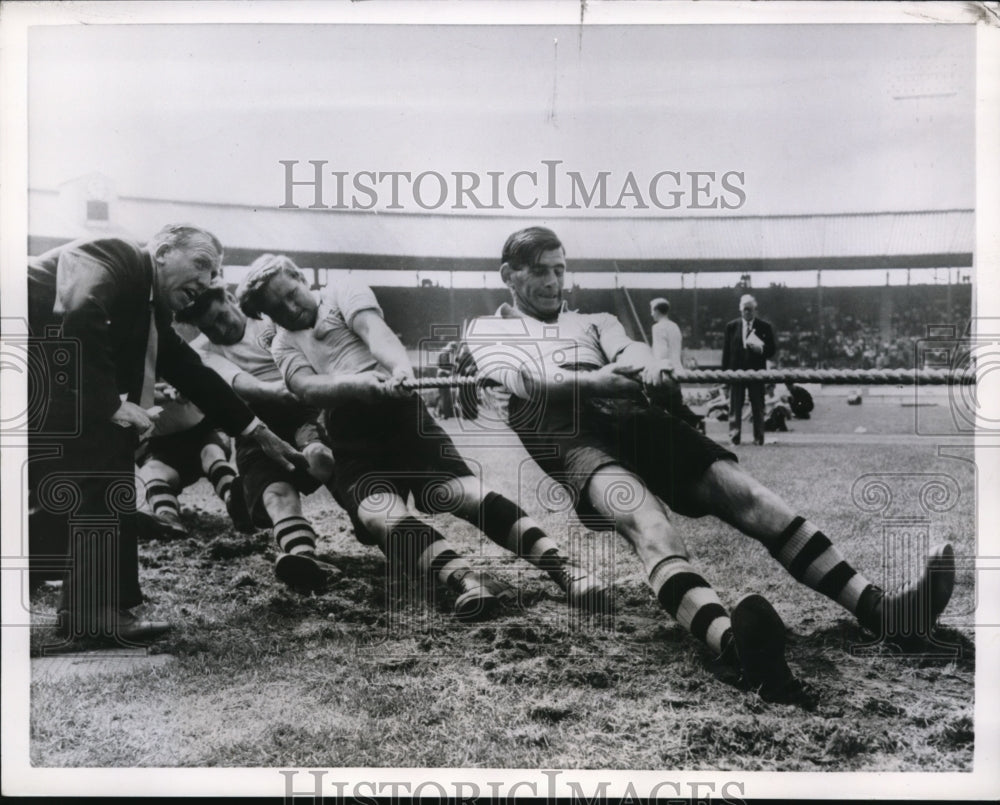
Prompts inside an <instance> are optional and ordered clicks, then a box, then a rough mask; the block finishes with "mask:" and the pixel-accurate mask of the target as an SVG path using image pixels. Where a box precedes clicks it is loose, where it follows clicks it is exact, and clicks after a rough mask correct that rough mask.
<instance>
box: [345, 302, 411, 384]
mask: <svg viewBox="0 0 1000 805" xmlns="http://www.w3.org/2000/svg"><path fill="white" fill-rule="evenodd" d="M350 327H351V329H352V330H354V332H356V333H357V334H358V335H359V336H361V339H362V340H363V341H364V342H365V344H367V345H368V349H369V350H370V351H371V353H372V356H373V357H374V358H375V360H377V361H378V362H379V363H380V364H382V366H384V367H385V368H386V369H388V370H389V373H390V374H391V375H392V376H393V377H397V378H398V377H413V365H412V364H411V363H410V356H409V355H407V354H406V348H405V347H404V346H403V344H402V343H401V342H400V340H399V339H398V338H397V337H396V334H395V333H394V332H393V331H392V330H391V329H390V328H389V325H388V324H386V323H385V319H383V318H382V317H381V316H380V315H379V314H378V313H377V312H376V311H375V310H373V309H371V308H369V309H367V310H360V311H358V312H357V313H356V314H355V315H354V318H352V319H351V322H350Z"/></svg>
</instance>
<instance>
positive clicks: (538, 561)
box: [474, 492, 566, 585]
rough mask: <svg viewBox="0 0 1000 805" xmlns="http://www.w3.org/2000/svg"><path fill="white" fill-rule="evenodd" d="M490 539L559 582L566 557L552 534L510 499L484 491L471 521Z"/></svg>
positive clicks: (562, 576)
mask: <svg viewBox="0 0 1000 805" xmlns="http://www.w3.org/2000/svg"><path fill="white" fill-rule="evenodd" d="M474 524H475V525H476V526H477V527H478V528H479V530H480V531H482V532H483V533H484V534H486V536H487V537H489V538H490V539H491V540H493V541H494V542H495V543H496V544H497V545H499V546H501V547H502V548H506V549H507V550H508V551H510V552H511V553H515V554H517V555H518V556H520V557H521V558H522V559H526V560H527V561H529V562H531V564H533V565H534V566H535V567H537V568H540V569H542V570H544V571H545V572H546V573H548V574H549V575H550V576H551V577H552V579H553V580H554V581H555V582H556V583H558V584H560V585H562V584H564V582H565V574H564V573H563V572H562V571H563V566H564V565H565V563H566V558H565V557H564V556H563V554H562V552H561V551H560V550H559V546H558V545H556V543H555V541H554V540H553V539H552V537H550V536H548V535H547V534H546V533H545V532H544V531H543V530H542V527H541V526H540V525H539V524H538V523H537V522H536V521H535V520H533V519H532V518H531V517H529V516H528V514H527V512H525V511H524V510H523V509H522V508H521V507H520V506H518V505H517V504H516V503H514V502H513V501H512V500H510V499H508V498H505V497H504V496H503V495H499V494H497V493H496V492H487V493H486V496H485V497H484V498H483V502H482V503H481V504H480V506H479V517H478V520H477V521H476V522H475V523H474Z"/></svg>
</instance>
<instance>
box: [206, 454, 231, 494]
mask: <svg viewBox="0 0 1000 805" xmlns="http://www.w3.org/2000/svg"><path fill="white" fill-rule="evenodd" d="M206 475H207V477H208V480H209V481H210V482H211V484H212V486H214V487H215V494H216V495H218V496H219V499H220V500H221V501H223V502H225V501H226V498H228V497H229V489H230V488H231V487H232V485H233V479H234V478H235V477H236V470H235V469H233V465H232V464H230V463H229V462H228V461H226V460H225V459H224V458H220V459H217V460H216V461H213V462H212V466H211V467H209V468H208V472H207V473H206Z"/></svg>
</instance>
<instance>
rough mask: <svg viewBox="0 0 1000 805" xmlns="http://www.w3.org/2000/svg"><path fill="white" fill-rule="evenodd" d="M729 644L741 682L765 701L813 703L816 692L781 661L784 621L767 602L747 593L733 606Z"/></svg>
mask: <svg viewBox="0 0 1000 805" xmlns="http://www.w3.org/2000/svg"><path fill="white" fill-rule="evenodd" d="M732 623H733V638H734V639H733V643H734V644H735V649H736V656H737V659H738V660H739V664H740V669H741V670H742V683H743V685H744V686H745V687H746V688H748V689H749V690H752V691H754V692H756V693H757V694H758V695H759V696H760V697H761V698H762V699H763V700H764V701H765V702H775V703H779V704H797V705H799V706H801V707H803V708H805V709H807V710H811V709H813V708H814V707H815V706H816V698H817V697H816V694H815V692H814V691H812V690H811V689H810V688H809V687H808V686H807V685H805V684H803V683H802V682H800V681H799V680H798V679H796V678H795V675H794V674H792V671H791V669H790V668H789V667H788V663H787V662H785V624H784V623H782V621H781V616H780V615H778V613H777V612H775V611H774V607H772V606H771V604H770V602H769V601H768V600H767V599H766V598H764V597H763V596H761V595H748V596H746V597H745V598H743V599H742V600H741V601H740V602H739V603H738V604H737V605H736V607H735V608H734V609H733V612H732Z"/></svg>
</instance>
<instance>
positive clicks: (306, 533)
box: [271, 515, 316, 553]
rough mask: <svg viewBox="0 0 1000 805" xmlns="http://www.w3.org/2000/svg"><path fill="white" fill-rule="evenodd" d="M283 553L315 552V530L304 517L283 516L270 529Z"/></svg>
mask: <svg viewBox="0 0 1000 805" xmlns="http://www.w3.org/2000/svg"><path fill="white" fill-rule="evenodd" d="M271 531H272V533H273V534H274V539H275V541H276V542H277V543H278V547H279V548H280V549H281V550H282V552H283V553H315V551H316V532H315V531H313V527H312V526H311V525H309V521H308V520H306V518H305V517H300V516H297V515H292V516H290V517H283V518H282V519H281V520H278V522H276V523H275V524H274V527H273V528H272V529H271Z"/></svg>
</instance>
